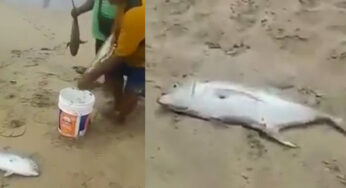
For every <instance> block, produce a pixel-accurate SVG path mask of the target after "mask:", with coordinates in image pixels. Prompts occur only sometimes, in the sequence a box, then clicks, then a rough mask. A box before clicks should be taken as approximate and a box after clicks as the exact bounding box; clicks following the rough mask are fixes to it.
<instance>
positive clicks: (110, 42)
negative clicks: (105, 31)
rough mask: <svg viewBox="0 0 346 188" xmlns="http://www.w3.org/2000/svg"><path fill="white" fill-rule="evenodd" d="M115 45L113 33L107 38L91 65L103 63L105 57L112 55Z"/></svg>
mask: <svg viewBox="0 0 346 188" xmlns="http://www.w3.org/2000/svg"><path fill="white" fill-rule="evenodd" d="M113 47H114V34H113V33H112V34H111V35H110V36H109V37H108V38H107V40H106V41H105V42H104V43H103V45H102V46H101V48H100V50H99V51H98V52H97V54H96V56H95V58H94V59H93V61H92V62H91V63H90V67H91V68H93V67H95V66H96V65H97V64H98V63H102V62H103V61H104V60H105V59H107V58H109V57H110V56H111V55H112V50H113Z"/></svg>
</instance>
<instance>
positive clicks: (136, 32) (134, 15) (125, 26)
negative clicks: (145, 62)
mask: <svg viewBox="0 0 346 188" xmlns="http://www.w3.org/2000/svg"><path fill="white" fill-rule="evenodd" d="M144 16H145V14H144V12H137V11H130V12H128V13H126V14H125V15H124V17H123V18H124V20H123V22H122V24H121V28H120V32H119V37H118V39H117V46H116V48H115V50H114V53H113V55H112V56H111V57H109V58H107V59H106V60H104V61H103V62H100V63H97V64H96V66H95V67H93V68H92V69H91V70H90V71H88V72H86V73H85V74H84V75H83V78H82V80H80V81H79V82H78V88H79V89H90V86H91V85H92V83H93V82H94V81H95V80H96V79H97V78H99V77H100V76H101V75H103V74H105V73H108V72H109V71H112V70H113V69H114V68H115V67H116V66H117V65H118V64H119V63H121V62H123V61H124V59H125V58H126V57H128V56H130V55H132V54H133V53H134V52H135V51H136V50H137V47H138V45H139V43H140V42H141V41H142V39H143V38H144V35H145V20H144Z"/></svg>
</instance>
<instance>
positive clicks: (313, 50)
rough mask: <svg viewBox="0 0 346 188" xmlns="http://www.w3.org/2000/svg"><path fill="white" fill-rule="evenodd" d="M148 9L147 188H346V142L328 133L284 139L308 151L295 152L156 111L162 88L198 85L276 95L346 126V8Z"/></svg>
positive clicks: (178, 0)
mask: <svg viewBox="0 0 346 188" xmlns="http://www.w3.org/2000/svg"><path fill="white" fill-rule="evenodd" d="M146 6H147V18H146V22H147V30H146V33H147V36H146V38H147V39H146V45H147V51H146V57H147V62H146V64H147V75H146V77H147V78H146V79H147V99H146V109H150V110H146V177H147V179H146V185H147V187H150V188H163V187H164V188H177V187H179V188H192V187H199V188H211V187H215V188H230V187H235V188H269V187H280V188H303V187H304V188H327V187H329V188H342V187H345V183H346V181H345V180H346V179H345V175H346V165H345V164H346V152H345V147H346V138H345V137H344V136H343V135H341V134H340V133H338V132H336V131H335V130H334V129H332V128H330V127H328V126H326V125H321V126H311V127H308V128H306V129H292V130H290V131H286V132H284V133H283V134H284V136H285V137H286V138H287V139H288V140H290V141H292V142H294V143H296V144H298V145H299V146H300V148H299V149H293V150H292V149H291V150H290V149H287V148H283V147H282V146H280V145H278V144H276V143H273V142H270V141H268V140H266V139H263V138H262V137H260V136H259V135H258V133H257V132H254V131H251V130H248V129H245V128H242V127H239V126H229V127H228V128H223V127H218V126H217V125H213V124H212V123H210V122H206V121H203V120H198V119H194V118H190V117H185V116H181V115H176V114H174V113H169V112H164V111H162V110H161V108H160V107H159V105H158V104H157V103H156V99H157V97H158V96H159V95H160V93H161V90H162V88H165V87H167V86H168V85H169V84H170V83H172V82H174V81H181V80H182V79H183V77H185V76H193V77H197V78H200V79H203V80H228V81H232V82H238V83H244V84H247V85H250V86H256V87H259V88H263V89H268V90H269V91H270V92H275V93H277V94H279V95H280V96H284V97H287V98H288V99H291V100H294V101H297V102H301V103H304V104H307V105H309V106H312V107H314V108H317V109H320V110H322V111H325V112H328V113H330V114H333V115H335V116H338V117H342V118H344V119H346V83H345V80H346V75H345V71H346V65H345V63H346V61H345V52H346V51H345V50H346V40H345V34H346V24H345V20H346V3H345V1H341V0H328V1H322V0H300V1H275V0H261V1H252V0H231V1H226V0H214V1H209V0H199V1H195V0H186V1H182V0H167V1H159V0H152V1H150V2H149V3H147V5H146ZM343 126H346V124H344V125H343Z"/></svg>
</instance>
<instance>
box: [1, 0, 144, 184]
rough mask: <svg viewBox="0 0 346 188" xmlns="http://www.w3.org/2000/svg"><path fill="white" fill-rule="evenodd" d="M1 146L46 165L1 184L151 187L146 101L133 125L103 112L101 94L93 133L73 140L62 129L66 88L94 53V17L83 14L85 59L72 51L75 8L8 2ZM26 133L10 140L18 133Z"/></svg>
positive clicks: (81, 53) (82, 51)
mask: <svg viewBox="0 0 346 188" xmlns="http://www.w3.org/2000/svg"><path fill="white" fill-rule="evenodd" d="M0 14H1V18H0V20H1V23H2V24H1V25H0V31H1V33H2V34H1V36H0V57H1V60H0V91H1V92H0V132H1V133H0V135H1V136H0V143H1V144H0V146H1V147H3V148H10V150H13V151H15V152H19V153H23V154H26V155H32V156H33V158H34V159H35V160H36V161H38V163H39V165H40V167H41V173H42V174H41V176H40V177H38V178H23V177H18V176H14V177H9V178H0V179H1V181H0V183H1V187H14V188H19V187H23V188H24V187H25V188H28V187H33V188H34V187H51V188H55V187H64V188H67V187H71V188H72V187H73V188H78V187H83V188H85V187H90V188H93V187H95V188H96V187H114V188H139V187H144V106H143V105H142V106H140V107H139V108H138V109H137V110H136V112H135V113H134V114H133V115H132V116H133V117H135V116H137V117H136V118H133V117H132V118H130V120H129V121H128V123H127V125H126V126H118V125H116V124H114V123H112V121H110V120H109V119H107V118H105V117H104V116H103V115H102V114H101V113H100V112H99V111H101V110H103V109H105V108H107V107H108V106H109V105H107V100H109V98H106V97H104V96H103V94H102V92H100V91H96V96H97V105H96V113H95V116H94V117H95V118H94V119H93V122H92V124H91V127H90V129H89V130H88V132H87V135H86V136H85V137H84V138H82V139H81V140H78V141H76V140H69V139H66V138H63V137H61V136H59V133H58V131H57V126H58V125H57V118H58V111H57V110H58V109H57V100H58V92H59V90H60V89H62V88H64V87H70V86H75V84H76V83H75V80H74V79H75V78H77V77H78V75H77V74H76V73H75V72H74V70H73V69H72V66H74V65H84V66H87V65H88V64H89V63H90V62H91V60H92V58H93V56H94V41H93V39H92V38H91V36H90V32H91V29H90V22H91V20H90V15H85V16H82V17H81V18H80V27H81V30H82V31H81V34H82V36H81V38H82V39H86V40H88V43H87V44H85V45H82V46H81V47H80V51H79V54H78V56H77V57H71V55H70V53H69V51H68V50H67V49H65V46H66V42H67V41H68V40H69V36H70V29H71V22H72V19H71V18H70V15H69V12H63V11H50V10H40V9H31V8H30V9H29V8H20V7H15V6H12V5H8V4H4V3H3V2H1V3H0ZM24 130H25V133H24V135H22V136H19V137H13V138H11V137H5V136H8V135H10V134H13V135H20V134H21V133H23V131H24Z"/></svg>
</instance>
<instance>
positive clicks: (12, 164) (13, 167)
mask: <svg viewBox="0 0 346 188" xmlns="http://www.w3.org/2000/svg"><path fill="white" fill-rule="evenodd" d="M0 170H2V171H5V174H4V177H8V176H11V175H14V174H17V175H22V176H39V170H38V165H37V164H36V162H35V161H33V160H32V159H29V158H25V157H21V156H19V155H15V154H11V153H7V152H0Z"/></svg>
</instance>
